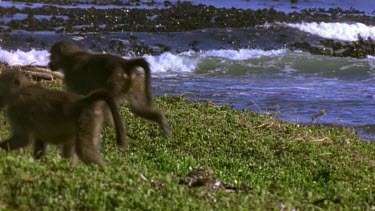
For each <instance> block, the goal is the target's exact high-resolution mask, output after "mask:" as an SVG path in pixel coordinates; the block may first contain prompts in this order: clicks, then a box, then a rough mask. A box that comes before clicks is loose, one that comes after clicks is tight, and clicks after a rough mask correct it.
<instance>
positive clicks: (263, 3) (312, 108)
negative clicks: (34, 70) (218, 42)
mask: <svg viewBox="0 0 375 211" xmlns="http://www.w3.org/2000/svg"><path fill="white" fill-rule="evenodd" d="M143 2H144V1H143ZM155 2H157V4H156V5H154V6H153V7H157V8H162V7H163V5H164V4H163V2H164V1H162V0H157V1H155ZM170 2H177V1H175V0H171V1H170ZM192 2H193V3H194V4H199V3H203V4H209V5H214V6H216V7H226V8H230V7H236V8H244V9H247V8H251V9H262V8H270V7H273V8H275V9H276V10H280V11H284V12H293V11H299V10H301V9H307V8H325V9H327V8H337V7H339V8H342V9H345V10H349V9H350V8H354V9H357V10H361V11H365V12H366V14H368V15H372V13H373V11H374V10H375V1H368V0H340V1H339V0H337V1H334V0H325V1H323V0H315V1H314V0H308V1H307V0H300V1H299V2H298V3H297V4H292V3H290V1H289V0H279V1H273V0H238V1H227V0H215V1H213V0H212V1H210V0H200V1H192ZM13 5H14V6H17V7H19V8H22V7H26V6H27V5H25V4H24V3H20V2H18V3H13V2H10V1H3V2H1V3H0V6H4V7H9V6H13ZM37 6H42V5H41V4H33V5H32V7H37ZM79 6H80V7H84V8H87V7H91V6H92V5H79ZM64 7H65V6H64ZM137 7H143V8H148V7H146V6H144V5H141V6H137ZM98 8H99V9H106V8H108V6H101V7H98ZM36 15H37V14H36ZM22 17H23V15H22V14H18V15H16V16H15V17H14V18H22ZM1 20H2V21H9V20H10V18H9V17H2V19H1ZM1 20H0V21H1ZM18 33H23V32H18ZM43 33H45V32H43ZM185 33H186V35H189V34H191V32H185ZM211 33H212V32H211ZM228 33H229V29H228ZM232 33H233V32H232ZM234 33H235V32H234ZM50 34H53V33H50ZM101 36H108V37H109V36H111V35H110V34H108V35H101ZM173 36H177V37H178V36H180V34H176V35H173ZM231 36H232V35H231ZM147 37H150V36H149V34H145V35H144V36H143V35H142V34H140V35H139V38H140V39H145V40H147V39H148V38H147ZM202 37H203V38H202V39H206V41H207V42H206V43H208V44H206V45H205V46H204V47H205V50H206V51H204V52H203V51H202V52H197V53H182V54H178V53H169V54H167V53H165V54H162V55H157V56H147V59H148V61H149V62H150V63H151V64H152V68H153V72H154V74H153V75H154V76H155V80H154V81H153V82H154V83H153V87H154V91H155V93H156V94H158V95H163V94H169V95H184V96H186V97H188V98H189V99H191V100H194V101H198V102H201V101H206V100H210V101H213V102H215V103H217V104H229V105H231V106H233V108H235V109H249V110H253V111H256V112H260V113H272V114H274V115H275V116H278V117H280V118H282V119H285V120H288V121H293V122H303V123H310V122H311V117H312V116H314V115H315V114H316V113H318V112H320V111H322V110H325V111H326V115H325V116H321V117H319V119H315V120H314V122H317V121H319V122H322V123H337V124H347V125H352V126H356V127H357V128H358V129H359V136H360V137H364V138H366V139H370V140H373V139H375V130H374V128H375V118H374V116H375V58H373V57H369V58H366V59H353V58H334V57H329V56H314V55H311V54H308V53H305V52H291V51H288V50H283V49H282V48H280V47H279V46H278V48H280V49H281V52H272V53H268V52H266V53H264V52H263V51H262V52H263V53H262V52H247V51H246V50H243V51H234V52H223V51H218V50H217V49H216V46H215V43H212V44H210V42H209V41H210V39H211V38H213V37H212V36H207V37H204V36H202ZM152 39H160V41H162V39H163V41H164V40H165V39H168V36H164V34H160V36H159V35H157V36H152ZM180 39H181V40H183V39H185V38H184V36H181V38H180ZM157 41H158V40H156V41H155V43H157ZM24 45H25V44H24V43H19V48H20V49H21V48H23V47H25V46H24ZM184 45H186V43H184V44H182V43H181V44H179V43H178V42H177V43H174V49H183V48H184V47H185V46H184ZM264 45H269V43H264ZM210 46H211V47H212V49H215V50H212V51H209V49H210ZM259 47H260V48H262V47H264V46H259ZM267 48H269V46H267ZM10 57H11V56H10ZM39 57H40V60H43V59H42V58H41V57H43V56H40V55H39ZM45 57H46V56H45ZM0 58H1V57H0ZM22 59H24V60H25V61H27V62H30V61H29V60H28V59H29V58H27V56H23V57H22V58H17V61H19V60H22ZM44 61H45V58H44ZM27 62H26V63H27Z"/></svg>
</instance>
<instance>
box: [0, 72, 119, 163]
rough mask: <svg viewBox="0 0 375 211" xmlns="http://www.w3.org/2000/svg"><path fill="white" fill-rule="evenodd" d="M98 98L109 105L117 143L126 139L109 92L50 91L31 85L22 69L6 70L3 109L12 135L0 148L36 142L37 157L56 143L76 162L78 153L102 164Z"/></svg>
mask: <svg viewBox="0 0 375 211" xmlns="http://www.w3.org/2000/svg"><path fill="white" fill-rule="evenodd" d="M98 101H105V102H106V103H107V104H108V106H109V108H110V109H111V111H112V114H113V117H114V121H115V127H116V136H117V142H118V143H122V142H124V140H123V139H125V131H124V126H123V123H122V121H121V119H120V114H119V113H118V108H117V105H116V103H115V102H114V101H113V98H112V97H111V96H110V93H108V92H107V91H105V90H97V91H93V92H91V93H90V94H89V95H87V96H82V95H78V94H74V93H68V92H64V91H59V90H49V89H46V88H44V87H41V86H39V85H35V84H32V83H31V82H30V81H29V80H28V79H27V77H26V76H25V75H24V74H23V73H22V72H20V71H17V70H6V71H5V72H3V73H2V74H1V75H0V108H4V107H5V108H6V114H7V117H8V120H9V123H10V126H11V133H12V134H11V137H10V138H8V139H7V140H5V141H3V142H1V143H0V148H2V149H5V150H7V151H9V150H16V149H20V148H23V147H26V146H28V145H31V144H33V145H34V157H35V158H36V159H38V158H40V157H41V156H43V155H44V154H45V152H46V149H47V144H55V145H60V146H62V156H63V157H64V158H70V159H71V160H72V162H73V163H75V161H76V157H77V156H76V155H78V158H79V159H80V160H81V161H83V162H84V163H86V164H91V163H93V164H98V165H103V164H104V163H105V162H104V160H103V158H102V156H101V154H100V152H99V150H98V145H99V135H100V134H99V133H100V129H101V123H102V121H103V119H102V116H101V115H98V114H96V112H97V111H95V110H94V109H93V107H94V105H95V103H97V102H98ZM124 143H125V142H124Z"/></svg>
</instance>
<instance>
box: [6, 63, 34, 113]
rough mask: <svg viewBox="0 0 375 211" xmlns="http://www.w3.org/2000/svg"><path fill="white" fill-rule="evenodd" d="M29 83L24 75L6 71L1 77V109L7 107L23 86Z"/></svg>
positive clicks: (15, 71) (14, 71)
mask: <svg viewBox="0 0 375 211" xmlns="http://www.w3.org/2000/svg"><path fill="white" fill-rule="evenodd" d="M27 83H28V79H27V78H26V76H25V75H24V74H22V73H21V72H19V71H17V70H5V71H4V72H3V73H2V74H1V75H0V108H3V107H5V106H6V105H7V104H8V103H9V101H10V100H11V99H12V97H13V96H15V95H17V94H18V92H19V91H20V89H21V88H22V86H23V85H25V84H27Z"/></svg>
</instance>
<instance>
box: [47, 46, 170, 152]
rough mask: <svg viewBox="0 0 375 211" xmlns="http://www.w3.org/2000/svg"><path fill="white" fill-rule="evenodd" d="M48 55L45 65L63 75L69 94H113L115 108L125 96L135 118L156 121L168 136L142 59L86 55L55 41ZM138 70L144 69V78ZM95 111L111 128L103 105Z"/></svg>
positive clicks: (109, 117) (165, 121) (122, 145)
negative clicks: (101, 90)
mask: <svg viewBox="0 0 375 211" xmlns="http://www.w3.org/2000/svg"><path fill="white" fill-rule="evenodd" d="M50 54H51V55H50V62H49V64H48V66H49V68H50V69H51V70H52V71H59V70H61V71H62V72H63V73H64V83H65V86H66V88H67V90H68V91H70V92H74V93H77V94H83V95H86V94H88V93H90V92H91V91H93V90H96V89H104V90H107V91H108V92H110V93H111V94H112V96H113V98H114V101H115V102H116V103H117V105H119V104H120V103H119V102H120V101H121V99H122V98H123V97H124V96H126V97H127V99H128V101H129V104H130V108H131V111H132V112H133V113H134V114H135V115H137V116H139V117H142V118H145V119H147V120H151V121H155V122H157V123H158V124H159V126H160V127H161V129H162V130H163V131H164V133H166V134H170V133H171V128H170V126H169V123H168V121H167V120H166V118H165V117H164V114H163V113H162V112H161V111H160V110H159V109H157V108H156V107H155V106H154V104H153V101H152V93H151V73H150V66H149V63H148V62H147V61H146V60H145V59H144V58H136V59H124V58H121V57H119V56H115V55H110V54H94V53H89V52H87V51H86V50H84V49H81V48H79V47H78V46H77V45H75V44H74V43H72V42H69V41H59V42H56V43H55V44H54V45H53V46H52V48H51V49H50ZM138 67H142V68H143V70H144V76H143V77H142V76H141V74H140V73H139V72H138V70H137V68H138ZM96 109H98V110H103V113H104V118H105V120H106V122H107V123H108V124H109V125H113V123H112V122H113V120H112V119H111V115H110V113H109V112H108V109H107V108H106V106H104V107H103V106H101V105H98V107H97V108H96ZM126 146H127V141H126V142H124V143H119V147H120V148H123V149H124V148H126Z"/></svg>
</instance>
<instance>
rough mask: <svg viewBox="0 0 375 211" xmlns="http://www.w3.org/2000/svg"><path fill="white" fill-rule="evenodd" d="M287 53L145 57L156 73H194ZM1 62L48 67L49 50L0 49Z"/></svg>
mask: <svg viewBox="0 0 375 211" xmlns="http://www.w3.org/2000/svg"><path fill="white" fill-rule="evenodd" d="M286 51H287V50H286V49H280V50H270V51H264V50H258V49H240V50H209V51H201V52H194V51H187V52H183V53H179V54H173V53H170V52H166V53H163V54H161V55H158V56H151V55H145V56H144V57H145V58H146V59H147V61H148V62H149V63H150V65H151V69H152V70H153V71H154V72H193V71H194V69H195V68H196V66H197V63H198V62H199V61H200V60H201V59H203V58H207V57H215V58H225V59H230V60H247V59H251V58H260V57H268V56H274V55H279V54H283V53H285V52H286ZM0 61H2V62H7V63H8V64H9V65H28V64H33V65H41V66H46V65H47V64H48V62H49V52H48V51H47V50H41V51H38V50H31V51H28V52H25V51H21V50H16V51H6V50H3V49H1V48H0Z"/></svg>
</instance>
